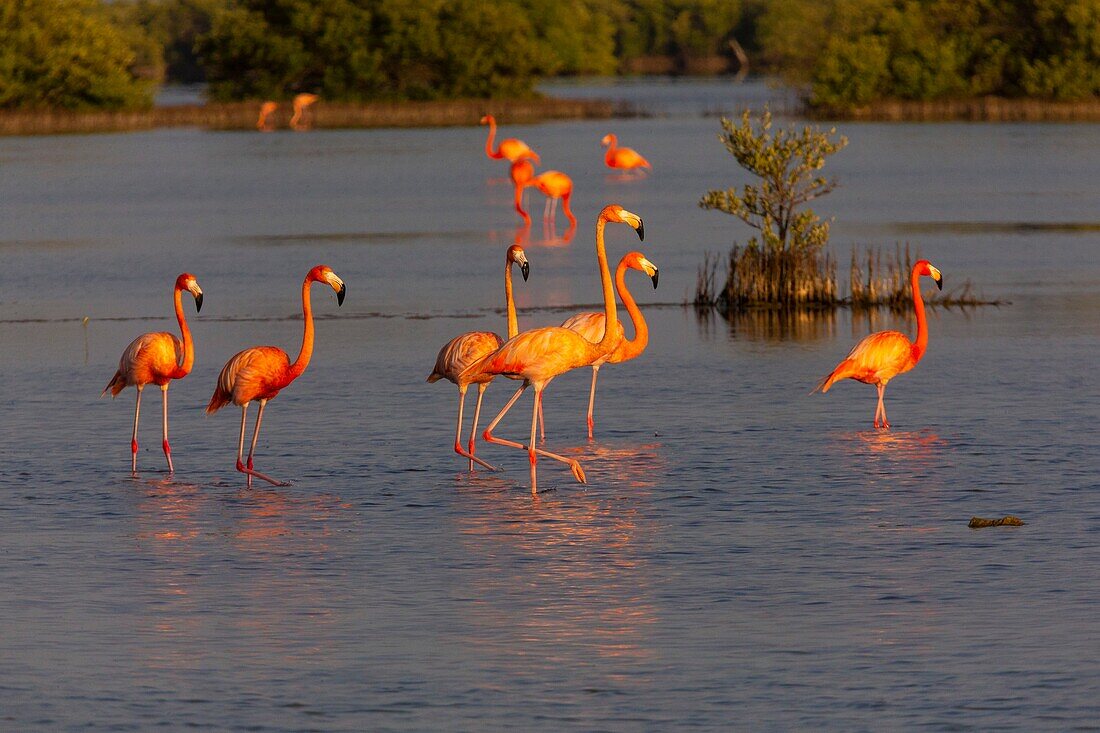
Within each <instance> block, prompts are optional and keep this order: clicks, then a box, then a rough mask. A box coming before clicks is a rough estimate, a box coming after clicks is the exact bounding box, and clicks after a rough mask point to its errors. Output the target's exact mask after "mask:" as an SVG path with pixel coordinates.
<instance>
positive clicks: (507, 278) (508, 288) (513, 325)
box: [504, 257, 519, 339]
mask: <svg viewBox="0 0 1100 733" xmlns="http://www.w3.org/2000/svg"><path fill="white" fill-rule="evenodd" d="M504 300H505V303H506V304H507V307H508V338H509V339H512V338H515V335H516V334H517V333H519V319H517V318H516V302H515V301H514V300H512V261H511V260H510V259H508V258H507V257H505V258H504Z"/></svg>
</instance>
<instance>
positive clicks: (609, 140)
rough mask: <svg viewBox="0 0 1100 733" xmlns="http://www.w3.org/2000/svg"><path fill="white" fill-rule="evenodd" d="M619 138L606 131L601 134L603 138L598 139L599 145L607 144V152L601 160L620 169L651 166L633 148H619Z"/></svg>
mask: <svg viewBox="0 0 1100 733" xmlns="http://www.w3.org/2000/svg"><path fill="white" fill-rule="evenodd" d="M618 142H619V139H618V138H617V137H615V136H614V135H612V134H610V133H608V134H607V135H604V136H603V140H601V141H600V144H601V145H606V146H607V152H606V153H604V156H603V162H604V163H606V164H607V167H608V168H619V169H621V170H628V171H629V170H635V169H637V168H652V167H653V166H651V165H650V164H649V161H648V160H646V159H645V158H643V157H642V156H640V155H638V151H636V150H634V149H633V148H619V147H616V145H618Z"/></svg>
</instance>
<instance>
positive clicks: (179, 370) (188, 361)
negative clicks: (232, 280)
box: [173, 287, 195, 379]
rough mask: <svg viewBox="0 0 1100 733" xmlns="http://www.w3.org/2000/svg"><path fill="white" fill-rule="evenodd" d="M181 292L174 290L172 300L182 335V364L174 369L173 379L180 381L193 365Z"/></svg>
mask: <svg viewBox="0 0 1100 733" xmlns="http://www.w3.org/2000/svg"><path fill="white" fill-rule="evenodd" d="M182 294H183V291H182V289H181V288H178V287H177V288H176V292H175V295H174V300H175V303H176V321H177V322H178V323H179V324H180V332H181V333H182V334H183V364H181V365H180V366H178V367H176V371H175V374H173V379H182V378H183V377H186V376H187V375H188V374H190V373H191V367H192V366H194V364H195V344H194V342H193V341H192V340H191V329H190V328H188V327H187V319H186V318H184V317H183V300H182Z"/></svg>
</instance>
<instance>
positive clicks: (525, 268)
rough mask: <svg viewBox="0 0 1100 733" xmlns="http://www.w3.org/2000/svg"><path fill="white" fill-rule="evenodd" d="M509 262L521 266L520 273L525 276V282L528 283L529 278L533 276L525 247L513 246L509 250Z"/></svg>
mask: <svg viewBox="0 0 1100 733" xmlns="http://www.w3.org/2000/svg"><path fill="white" fill-rule="evenodd" d="M508 262H509V263H515V264H517V265H519V272H520V274H521V275H523V281H524V282H527V276H528V275H530V274H531V265H530V263H528V262H527V253H526V252H524V251H523V247H520V246H519V245H518V244H513V245H512V246H511V247H509V248H508Z"/></svg>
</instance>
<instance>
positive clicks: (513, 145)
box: [481, 115, 542, 165]
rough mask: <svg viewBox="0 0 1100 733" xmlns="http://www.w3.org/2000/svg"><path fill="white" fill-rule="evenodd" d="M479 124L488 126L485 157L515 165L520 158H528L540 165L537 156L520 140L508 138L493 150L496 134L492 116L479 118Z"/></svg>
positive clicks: (494, 120) (495, 123)
mask: <svg viewBox="0 0 1100 733" xmlns="http://www.w3.org/2000/svg"><path fill="white" fill-rule="evenodd" d="M481 124H483V125H486V124H487V125H489V136H488V137H487V138H485V155H487V156H489V157H490V158H492V159H493V160H500V159H502V158H507V159H508V160H510V161H511V162H513V163H515V162H516V161H517V160H519V159H520V158H525V157H526V158H530V159H531V160H533V161H535V163H537V164H540V165H541V164H542V161H541V160H540V159H539V154H538V153H536V152H535V151H534V150H532V149H531V148H530V146H528V145H527V143H525V142H523V141H522V140H518V139H516V138H514V137H508V138H505V139H503V140H501V141H500V144H499V145H497V149H496V150H493V138H494V137H496V134H497V121H496V118H494V117H493V116H492V115H485V116H484V117H482V118H481Z"/></svg>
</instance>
